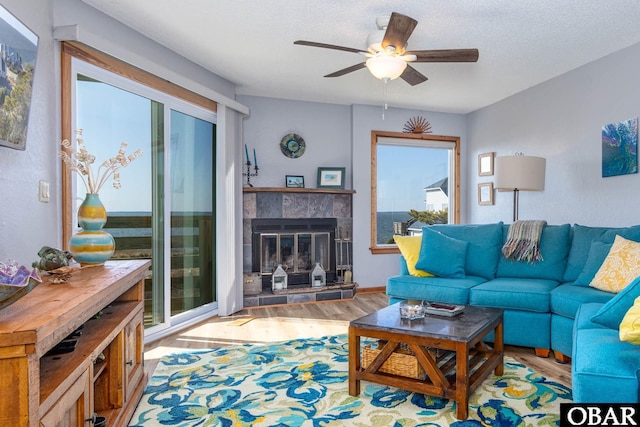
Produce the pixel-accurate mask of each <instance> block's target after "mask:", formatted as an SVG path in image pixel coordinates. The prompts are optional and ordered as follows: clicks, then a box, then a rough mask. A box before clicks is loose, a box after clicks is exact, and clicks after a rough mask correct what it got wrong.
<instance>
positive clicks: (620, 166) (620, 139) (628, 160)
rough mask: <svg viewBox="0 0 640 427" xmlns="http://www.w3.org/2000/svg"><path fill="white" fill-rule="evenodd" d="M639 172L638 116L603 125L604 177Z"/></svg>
mask: <svg viewBox="0 0 640 427" xmlns="http://www.w3.org/2000/svg"><path fill="white" fill-rule="evenodd" d="M633 173H638V118H637V117H636V118H633V119H629V120H624V121H621V122H618V123H610V124H608V125H604V126H603V127H602V177H603V178H606V177H609V176H617V175H628V174H633Z"/></svg>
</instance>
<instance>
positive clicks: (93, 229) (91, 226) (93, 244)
mask: <svg viewBox="0 0 640 427" xmlns="http://www.w3.org/2000/svg"><path fill="white" fill-rule="evenodd" d="M106 223H107V210H106V209H105V208H104V206H103V204H102V202H101V201H100V196H99V195H98V194H93V193H87V195H86V196H85V199H84V201H83V202H82V204H81V205H80V207H79V208H78V224H79V225H80V227H81V228H82V231H79V232H78V233H76V234H74V235H73V236H71V239H69V249H70V250H71V253H72V254H73V259H75V260H76V261H77V262H79V263H80V264H81V265H91V264H96V265H97V264H103V263H104V262H105V261H106V260H108V259H109V258H111V255H113V252H114V251H115V249H116V241H115V240H114V239H113V236H111V234H109V233H107V232H106V231H104V230H103V229H102V227H104V225H105V224H106Z"/></svg>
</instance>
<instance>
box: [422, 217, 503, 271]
mask: <svg viewBox="0 0 640 427" xmlns="http://www.w3.org/2000/svg"><path fill="white" fill-rule="evenodd" d="M502 225H503V224H502V222H498V223H495V224H434V225H431V226H430V228H431V229H432V230H435V231H439V232H441V233H442V234H444V235H445V236H448V237H452V238H454V239H458V240H463V241H465V242H468V243H469V246H468V247H467V259H466V261H465V264H464V270H465V274H467V275H469V276H480V277H484V278H485V279H493V278H495V277H496V270H497V269H498V260H499V259H500V248H502Z"/></svg>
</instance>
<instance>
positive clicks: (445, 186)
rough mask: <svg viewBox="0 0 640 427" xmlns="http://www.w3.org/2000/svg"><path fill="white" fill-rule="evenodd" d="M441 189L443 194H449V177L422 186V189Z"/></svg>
mask: <svg viewBox="0 0 640 427" xmlns="http://www.w3.org/2000/svg"><path fill="white" fill-rule="evenodd" d="M434 190H442V192H443V193H444V194H446V195H447V196H448V195H449V177H446V178H442V179H441V180H440V181H436V182H434V183H433V184H431V185H427V186H426V187H424V191H434Z"/></svg>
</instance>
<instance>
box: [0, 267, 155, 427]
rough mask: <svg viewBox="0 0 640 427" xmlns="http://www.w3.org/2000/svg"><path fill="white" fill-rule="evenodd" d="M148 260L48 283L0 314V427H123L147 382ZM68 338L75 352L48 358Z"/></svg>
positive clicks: (84, 271)
mask: <svg viewBox="0 0 640 427" xmlns="http://www.w3.org/2000/svg"><path fill="white" fill-rule="evenodd" d="M150 265H151V262H150V261H148V260H132V261H108V262H107V263H105V265H103V266H97V267H90V268H83V269H82V270H80V271H76V272H74V273H73V274H72V277H71V279H70V280H69V281H68V282H67V283H61V284H53V283H50V282H49V276H46V275H45V277H43V279H44V280H43V282H42V283H41V284H40V285H38V286H37V287H36V288H35V289H34V290H32V291H31V292H30V293H29V294H27V295H25V296H24V297H22V298H21V299H19V300H18V301H17V302H15V303H13V304H12V305H10V306H8V307H6V308H4V309H2V310H0V426H12V427H18V426H29V427H33V426H44V427H53V426H75V427H80V426H82V427H91V426H92V425H93V422H92V415H93V414H97V415H99V416H103V417H106V419H107V425H108V426H122V425H127V424H128V422H129V420H130V418H131V416H132V415H133V412H134V410H135V408H136V406H137V404H138V401H139V400H140V398H141V396H142V393H143V392H144V387H145V385H146V382H147V378H146V375H145V373H144V354H143V351H144V326H143V305H144V301H143V295H144V277H145V274H146V272H147V270H148V269H149V266H150ZM74 332H76V333H77V332H79V333H80V334H79V335H78V336H77V345H76V347H75V349H74V350H73V351H70V352H67V353H61V354H55V355H47V353H48V352H49V351H50V350H51V349H52V348H54V347H55V346H56V345H57V344H59V343H60V342H61V341H63V340H64V339H65V338H67V337H68V336H69V335H71V334H73V333H74Z"/></svg>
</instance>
